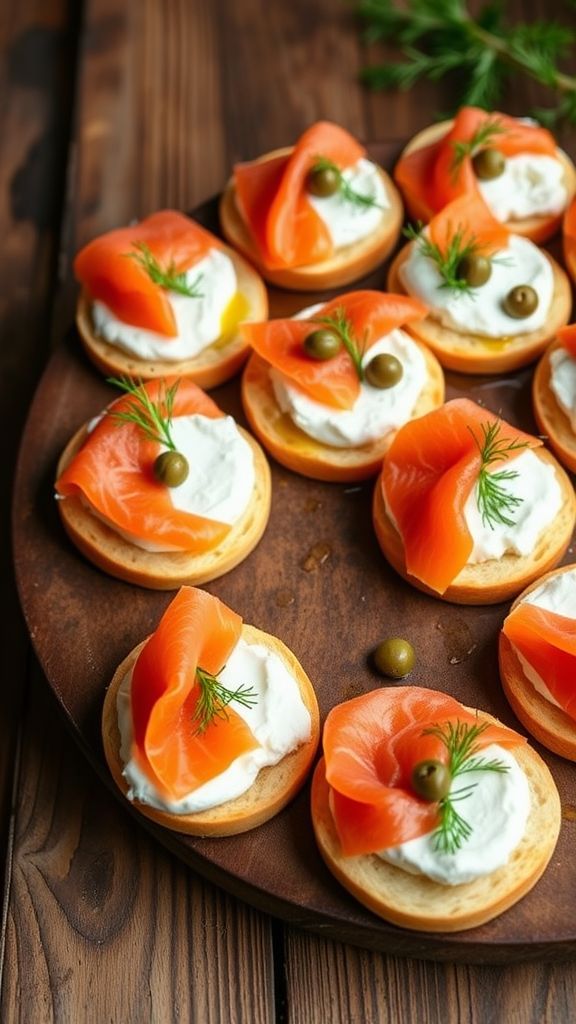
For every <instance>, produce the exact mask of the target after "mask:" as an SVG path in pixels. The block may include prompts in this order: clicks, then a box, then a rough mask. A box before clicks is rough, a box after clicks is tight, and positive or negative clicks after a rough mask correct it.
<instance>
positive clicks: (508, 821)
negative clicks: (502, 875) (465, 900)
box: [378, 743, 530, 885]
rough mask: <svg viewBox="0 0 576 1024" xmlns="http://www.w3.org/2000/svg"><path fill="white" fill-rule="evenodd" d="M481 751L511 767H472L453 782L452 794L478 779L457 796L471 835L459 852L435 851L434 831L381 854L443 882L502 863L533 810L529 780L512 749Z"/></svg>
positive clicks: (495, 747)
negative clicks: (467, 792) (474, 769)
mask: <svg viewBox="0 0 576 1024" xmlns="http://www.w3.org/2000/svg"><path fill="white" fill-rule="evenodd" d="M481 756H482V757H484V758H486V759H487V760H488V761H490V760H493V759H495V760H497V761H501V762H502V763H503V764H505V765H507V766H508V770H507V771H505V772H490V771H488V772H471V773H469V774H466V775H461V776H457V777H456V778H455V779H454V780H453V781H452V787H451V793H452V794H453V795H456V793H457V792H458V790H460V789H463V788H464V787H466V786H468V785H470V784H473V783H476V785H475V787H474V789H473V790H472V792H471V793H470V795H469V796H467V797H465V798H463V799H461V800H459V801H458V804H457V807H458V813H459V814H461V815H462V817H463V818H464V819H465V820H466V821H467V822H468V824H469V825H470V826H471V828H472V834H471V836H470V838H469V839H467V840H466V841H465V842H464V843H463V844H462V846H461V847H460V849H459V850H456V851H455V853H442V852H441V851H439V850H436V849H435V848H434V847H435V840H434V833H433V832H428V833H427V834H426V835H424V836H420V837H419V838H418V839H410V840H409V841H408V842H406V843H401V844H400V845H399V846H394V847H390V848H389V849H387V850H382V851H380V852H379V853H378V856H379V857H381V858H382V859H383V860H385V861H387V862H388V863H390V864H394V865H395V866H396V867H399V868H402V869H403V870H404V871H408V872H409V873H410V874H414V875H427V877H428V878H431V879H432V880H433V881H435V882H440V883H441V884H442V885H461V884H463V883H465V882H472V881H473V880H474V879H475V878H480V877H481V876H483V875H488V874H491V873H492V872H493V871H496V870H497V869H498V868H500V867H503V866H504V865H505V864H506V863H507V862H508V860H509V858H510V855H511V853H512V852H513V850H515V848H516V847H517V846H518V844H519V843H520V841H521V839H522V836H523V835H524V832H525V829H526V821H527V819H528V814H529V811H530V790H529V787H528V781H527V779H526V776H525V774H524V772H523V771H522V769H521V768H520V766H519V765H518V763H517V761H516V760H515V758H514V757H513V756H512V754H511V753H510V751H508V750H505V749H504V748H503V747H500V746H498V745H497V744H495V743H494V744H491V745H490V746H488V747H485V748H484V749H483V750H482V752H481Z"/></svg>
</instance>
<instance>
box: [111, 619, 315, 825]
mask: <svg viewBox="0 0 576 1024" xmlns="http://www.w3.org/2000/svg"><path fill="white" fill-rule="evenodd" d="M242 638H243V639H244V640H246V641H247V643H251V644H262V645H263V646H265V647H267V648H268V649H269V650H271V651H273V652H274V653H275V654H277V655H278V657H279V658H281V659H282V661H283V662H284V664H285V665H286V667H287V669H288V670H289V672H290V673H291V674H292V676H293V677H294V679H295V680H296V682H297V683H298V687H299V689H300V695H301V697H302V700H303V701H304V703H305V705H306V707H307V708H308V711H309V712H310V716H311V719H312V732H311V737H310V740H309V741H308V742H307V743H304V744H302V746H300V747H298V748H297V749H296V750H294V751H292V753H290V754H288V755H287V756H286V757H285V758H284V759H283V760H282V761H280V762H279V763H278V764H277V765H272V766H270V767H268V768H262V769H261V770H260V772H259V774H258V775H257V777H256V780H255V781H254V783H253V785H252V786H251V787H250V789H248V790H247V791H246V792H245V793H243V794H242V795H241V796H239V797H236V799H235V800H229V801H227V802H226V803H224V804H221V805H220V806H219V807H214V808H212V809H211V810H206V811H198V812H196V813H194V814H171V813H169V812H167V811H161V810H157V809H156V808H154V807H150V806H149V805H148V804H141V803H135V804H134V806H135V807H136V808H137V809H138V810H139V811H140V812H141V813H142V814H143V815H145V817H147V818H150V819H151V820H152V821H154V822H156V824H158V825H163V826H164V827H165V828H169V829H172V830H173V831H176V832H184V833H186V834H187V835H193V836H231V835H237V834H238V833H240V832H247V831H248V830H249V829H252V828H256V826H257V825H262V824H263V823H264V822H265V821H268V820H269V819H270V818H272V817H274V815H275V814H278V812H279V811H281V810H282V808H283V807H285V806H286V804H287V803H289V801H290V800H292V798H293V797H294V796H295V795H296V793H297V792H298V790H299V789H300V788H301V787H302V785H303V784H304V781H305V779H306V776H307V774H308V771H309V769H310V767H311V765H312V761H313V760H314V755H315V753H316V749H317V746H318V740H319V736H320V718H319V712H318V703H317V700H316V694H315V693H314V689H313V687H312V683H311V682H310V680H309V678H308V676H307V675H306V673H305V672H304V669H303V668H302V666H301V665H300V663H299V661H298V660H297V659H296V657H295V656H294V655H293V654H292V652H291V651H290V650H289V649H288V648H287V647H286V646H285V644H283V643H282V641H281V640H279V639H278V638H277V637H275V636H271V635H270V634H269V633H264V632H262V630H260V629H256V628H255V627H254V626H247V625H244V626H242ZM144 643H145V641H143V643H141V644H139V645H138V646H137V647H135V648H134V650H133V651H131V653H130V654H129V655H128V656H127V657H126V658H125V659H124V661H123V662H122V663H121V664H120V665H119V667H118V668H117V669H116V672H115V673H114V676H113V678H112V682H111V683H110V686H109V688H108V690H107V692H106V697H105V700H104V709H103V713H102V740H103V743H104V753H105V756H106V761H107V763H108V767H109V768H110V771H111V773H112V776H113V778H114V781H115V783H116V785H117V786H118V788H119V789H120V791H121V792H122V793H123V794H124V796H126V797H127V794H128V786H127V784H126V779H125V778H124V776H123V774H122V770H123V767H124V765H123V763H122V760H121V758H120V732H119V729H118V715H117V710H116V696H117V693H118V689H119V687H120V684H121V682H122V680H123V679H124V677H125V675H126V674H127V673H128V672H129V671H130V669H131V668H132V666H133V664H134V662H135V661H136V658H137V657H138V654H139V652H140V650H141V649H142V647H143V646H144Z"/></svg>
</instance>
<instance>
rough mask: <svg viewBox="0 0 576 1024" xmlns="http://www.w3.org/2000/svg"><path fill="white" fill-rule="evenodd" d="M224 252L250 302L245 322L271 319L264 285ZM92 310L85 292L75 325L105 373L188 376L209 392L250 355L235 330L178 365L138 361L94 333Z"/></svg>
mask: <svg viewBox="0 0 576 1024" xmlns="http://www.w3.org/2000/svg"><path fill="white" fill-rule="evenodd" d="M223 251H224V253H225V254H226V255H227V256H229V257H230V259H231V260H232V262H233V264H234V269H235V271H236V278H237V282H238V292H239V293H240V294H241V295H242V296H243V297H244V298H245V299H246V301H247V302H248V310H247V312H246V315H245V316H244V320H265V319H266V317H267V316H268V295H267V292H266V287H265V285H264V282H263V281H262V279H261V278H260V276H259V275H258V274H257V273H256V271H255V270H254V269H253V268H252V267H251V266H250V264H249V263H247V262H246V260H244V259H243V258H242V256H240V255H239V253H237V252H235V251H234V250H233V249H229V248H228V247H227V246H225V247H224V249H223ZM91 307H92V303H91V300H90V297H89V296H88V295H87V294H86V292H85V291H82V292H81V293H80V297H79V299H78V307H77V310H76V324H77V327H78V330H79V332H80V337H81V339H82V344H83V345H84V348H85V350H86V352H87V354H88V356H89V358H90V359H91V360H92V362H93V363H94V365H95V366H97V367H98V369H99V370H101V371H102V373H105V374H112V375H114V376H124V377H132V378H134V379H135V380H154V378H158V377H171V376H178V377H189V378H190V379H191V380H193V381H194V383H195V384H198V386H199V387H201V388H203V389H204V390H208V389H210V388H215V387H217V386H218V385H219V384H223V383H224V382H225V381H227V380H229V379H230V377H233V376H234V374H235V373H238V371H239V370H240V369H241V368H242V366H243V365H244V363H245V362H246V359H247V358H248V355H249V352H250V346H249V345H248V344H247V342H245V341H244V339H243V338H242V334H241V332H240V331H239V330H236V331H235V332H234V334H232V336H230V337H222V338H219V339H218V340H217V341H214V342H213V343H212V344H211V345H208V347H207V348H205V349H203V350H202V351H201V352H199V353H198V355H196V356H194V357H193V358H192V359H184V360H180V361H177V362H170V361H168V360H163V361H161V360H151V359H139V358H138V357H137V356H135V355H132V354H130V353H129V352H125V351H124V350H123V349H121V348H118V347H117V346H115V345H112V344H111V343H110V342H108V341H106V340H105V339H104V338H101V337H99V336H98V335H97V334H95V332H94V324H93V321H92V313H91ZM169 344H170V342H169V341H168V342H167V345H169Z"/></svg>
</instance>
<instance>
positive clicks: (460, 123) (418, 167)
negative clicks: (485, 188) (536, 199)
mask: <svg viewBox="0 0 576 1024" xmlns="http://www.w3.org/2000/svg"><path fill="white" fill-rule="evenodd" d="M487 123H488V124H492V125H494V126H495V128H496V129H497V130H496V131H495V132H494V134H493V135H491V136H490V137H489V138H487V140H486V143H485V146H487V147H491V148H495V149H498V150H499V151H500V152H501V153H503V154H504V156H515V155H517V154H520V153H536V154H539V155H543V156H555V155H556V143H555V141H554V138H553V136H552V135H551V134H550V132H548V131H547V130H546V129H545V128H540V127H539V126H537V125H526V124H522V123H520V122H519V121H517V120H516V119H515V118H513V117H509V116H508V115H506V114H500V113H498V112H494V113H487V112H486V111H485V110H480V109H479V108H478V107H463V108H462V109H461V110H460V111H459V113H458V115H457V116H456V118H455V120H454V123H453V125H452V128H451V129H450V131H449V132H447V133H446V135H444V136H443V137H442V138H441V139H439V140H438V141H436V142H433V143H431V144H430V145H428V146H421V147H420V148H418V149H414V150H413V151H412V152H411V153H408V154H406V155H405V156H402V157H401V158H400V160H399V161H398V163H397V165H396V168H395V170H394V178H395V181H396V184H397V185H398V186H399V188H400V189H401V190H402V192H403V194H404V196H405V197H406V199H407V202H408V204H409V205H410V204H413V205H415V206H421V205H422V203H424V204H425V205H426V206H427V207H428V208H429V210H430V214H431V215H432V214H433V213H436V212H437V211H438V210H441V209H442V208H443V207H444V206H445V205H446V204H447V203H449V202H451V201H452V200H453V199H456V198H458V197H459V196H461V195H468V194H470V193H474V192H478V184H477V180H476V175H475V174H474V170H473V168H472V160H471V157H470V156H465V157H464V158H463V159H462V160H460V161H458V160H455V158H456V157H457V153H458V144H459V143H466V142H470V141H471V139H473V138H474V136H475V134H476V133H477V131H478V130H479V129H480V128H482V127H483V126H484V125H486V124H487Z"/></svg>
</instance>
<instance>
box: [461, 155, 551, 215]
mask: <svg viewBox="0 0 576 1024" xmlns="http://www.w3.org/2000/svg"><path fill="white" fill-rule="evenodd" d="M477 185H478V188H479V190H480V192H481V194H482V197H483V198H484V200H485V202H486V204H487V206H488V207H489V208H490V210H491V211H492V213H493V214H494V216H495V217H497V218H498V220H503V221H507V220H523V219H524V218H525V217H533V216H543V217H545V216H553V215H555V214H558V213H561V212H562V210H563V209H564V207H565V206H566V203H567V201H568V192H567V190H566V185H565V184H564V168H563V166H562V164H561V163H560V161H559V160H557V159H556V158H555V157H553V156H546V155H543V154H540V153H518V154H516V155H515V156H507V157H506V163H505V166H504V172H503V173H502V174H500V175H499V176H498V177H497V178H491V179H490V180H484V181H483V180H481V179H477Z"/></svg>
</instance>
